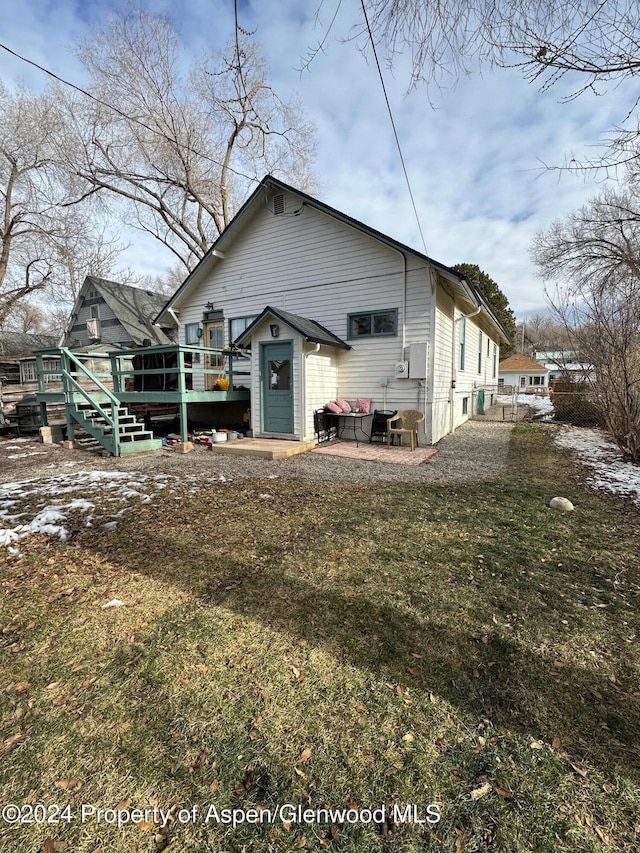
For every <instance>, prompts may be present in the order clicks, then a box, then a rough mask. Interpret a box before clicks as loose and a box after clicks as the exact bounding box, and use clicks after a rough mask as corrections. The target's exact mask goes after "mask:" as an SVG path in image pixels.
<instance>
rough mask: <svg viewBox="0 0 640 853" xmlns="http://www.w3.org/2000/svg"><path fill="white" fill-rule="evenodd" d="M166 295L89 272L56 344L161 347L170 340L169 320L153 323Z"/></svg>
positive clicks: (75, 348)
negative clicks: (65, 326)
mask: <svg viewBox="0 0 640 853" xmlns="http://www.w3.org/2000/svg"><path fill="white" fill-rule="evenodd" d="M165 302H166V297H163V296H160V294H158V293H153V292H152V291H150V290H143V289H142V288H139V287H131V286H130V285H128V284H119V283H118V282H116V281H108V280H107V279H104V278H97V277H96V276H93V275H89V276H87V277H86V278H85V280H84V282H83V284H82V287H81V288H80V293H79V294H78V297H77V299H76V301H75V304H74V306H73V310H72V311H71V316H70V318H69V322H68V324H67V329H66V331H65V333H64V335H63V336H62V338H61V340H60V344H59V345H60V346H63V347H68V348H70V349H73V350H78V349H82V348H84V347H92V346H95V345H96V344H101V345H102V346H103V347H105V348H113V347H124V348H127V347H133V346H141V345H142V344H143V343H144V342H145V341H146V342H147V346H155V345H157V346H161V345H166V344H170V343H172V342H173V338H172V337H171V326H172V325H174V324H173V321H172V319H171V317H169V318H168V320H169V322H168V323H166V324H161V325H158V326H153V325H152V324H151V321H152V320H153V318H154V317H155V316H156V314H158V312H159V311H160V310H161V309H162V308H163V306H164V304H165Z"/></svg>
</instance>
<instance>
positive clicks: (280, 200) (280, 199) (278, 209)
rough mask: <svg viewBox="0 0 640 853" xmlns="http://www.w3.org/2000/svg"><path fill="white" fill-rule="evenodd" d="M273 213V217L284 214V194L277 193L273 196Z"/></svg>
mask: <svg viewBox="0 0 640 853" xmlns="http://www.w3.org/2000/svg"><path fill="white" fill-rule="evenodd" d="M273 213H274V215H275V216H278V215H279V214H280V213H284V193H278V195H274V197H273Z"/></svg>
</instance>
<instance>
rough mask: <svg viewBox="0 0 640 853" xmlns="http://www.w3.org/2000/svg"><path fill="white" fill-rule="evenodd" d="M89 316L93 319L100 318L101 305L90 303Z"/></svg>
mask: <svg viewBox="0 0 640 853" xmlns="http://www.w3.org/2000/svg"><path fill="white" fill-rule="evenodd" d="M89 317H90V318H91V319H92V320H99V319H100V306H99V305H90V306H89Z"/></svg>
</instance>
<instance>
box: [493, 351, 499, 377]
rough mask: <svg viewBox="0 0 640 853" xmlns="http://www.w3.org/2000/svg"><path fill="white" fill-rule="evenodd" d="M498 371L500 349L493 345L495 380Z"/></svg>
mask: <svg viewBox="0 0 640 853" xmlns="http://www.w3.org/2000/svg"><path fill="white" fill-rule="evenodd" d="M497 371H498V347H497V345H496V344H494V345H493V378H494V379H495V378H496V373H497Z"/></svg>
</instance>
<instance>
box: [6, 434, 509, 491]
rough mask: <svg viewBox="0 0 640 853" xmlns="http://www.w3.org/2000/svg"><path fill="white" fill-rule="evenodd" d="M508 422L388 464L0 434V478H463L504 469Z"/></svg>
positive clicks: (495, 473) (446, 440)
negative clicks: (142, 448)
mask: <svg viewBox="0 0 640 853" xmlns="http://www.w3.org/2000/svg"><path fill="white" fill-rule="evenodd" d="M512 429H513V424H511V423H502V422H486V421H468V422H467V423H466V424H465V425H464V426H463V427H461V428H460V429H458V430H457V431H456V432H455V433H454V434H453V435H450V436H447V437H446V438H444V439H443V440H442V441H441V442H440V443H439V444H438V445H437V446H438V450H439V453H438V454H437V456H435V457H434V458H433V459H432V460H431V461H430V462H429V463H427V464H426V465H417V466H414V465H390V464H386V463H384V462H360V461H359V460H355V459H338V458H336V457H332V456H325V455H321V454H318V453H302V454H300V455H299V456H292V457H290V458H288V459H281V460H276V461H269V460H266V459H252V458H250V457H236V458H232V457H229V456H224V457H223V456H219V455H218V454H216V453H211V452H210V451H208V450H205V449H204V448H201V447H196V448H195V450H194V451H193V452H192V453H186V454H178V453H174V452H172V451H169V450H164V451H161V452H160V453H157V454H149V455H145V456H138V457H134V458H126V457H124V458H120V459H114V458H112V457H103V456H100V455H98V454H96V453H93V452H88V451H83V450H74V451H69V450H64V449H63V448H62V447H60V446H58V445H44V444H40V443H39V441H38V440H37V439H35V438H34V439H17V440H16V439H10V438H1V439H0V482H4V483H6V482H11V481H15V480H23V479H31V478H34V477H36V478H37V477H50V476H52V474H54V473H58V472H59V470H60V468H63V467H64V468H66V467H68V466H69V464H70V463H71V464H73V465H76V466H78V469H79V470H110V471H132V472H133V471H141V472H144V473H150V474H153V473H169V474H174V475H179V474H184V475H191V476H193V475H195V476H197V475H201V476H203V477H207V478H209V479H211V478H212V476H213V477H214V478H217V477H219V476H220V475H224V476H225V477H228V478H233V479H237V478H240V477H259V478H266V477H273V476H278V477H286V478H294V479H298V478H306V479H313V480H330V481H332V482H335V481H342V482H345V481H346V482H365V483H368V482H385V483H398V482H417V483H468V482H474V481H478V480H487V479H493V478H495V477H498V476H499V475H500V474H501V473H502V471H503V470H504V467H505V464H506V459H507V452H508V447H509V438H510V435H511V430H512Z"/></svg>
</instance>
